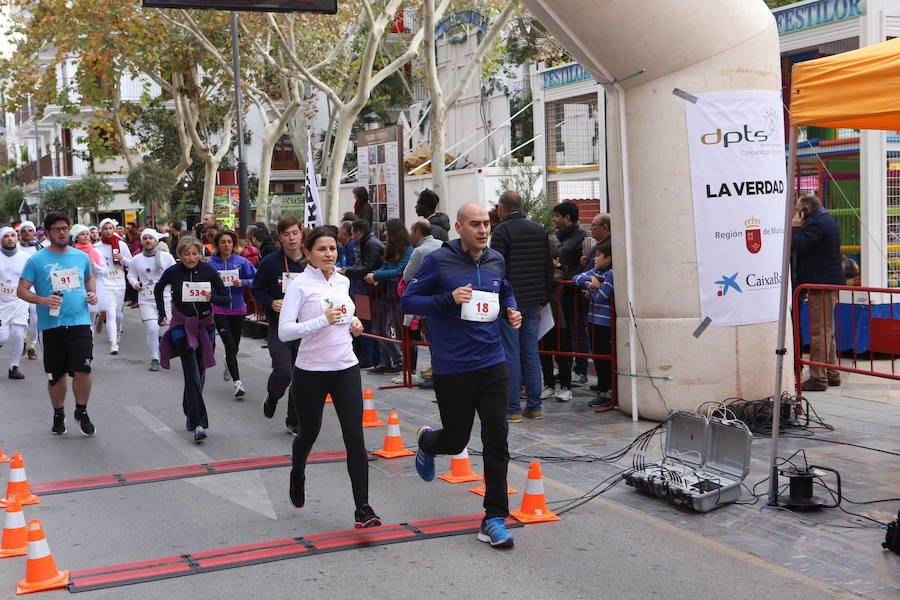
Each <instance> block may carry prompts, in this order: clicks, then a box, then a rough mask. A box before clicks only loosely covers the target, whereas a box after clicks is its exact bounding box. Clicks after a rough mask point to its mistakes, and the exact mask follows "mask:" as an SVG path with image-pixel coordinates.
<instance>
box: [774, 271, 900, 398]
mask: <svg viewBox="0 0 900 600" xmlns="http://www.w3.org/2000/svg"><path fill="white" fill-rule="evenodd" d="M826 291H830V292H834V293H836V294H837V302H836V303H835V308H834V332H833V343H834V344H835V354H836V356H837V359H836V360H835V362H833V363H832V362H828V352H827V346H825V344H827V343H828V342H829V340H828V339H827V338H823V339H813V337H812V325H813V322H814V321H813V320H814V319H816V320H818V321H819V322H820V323H822V327H821V331H822V335H823V336H824V334H825V331H826V327H825V324H826V316H827V313H826V311H825V305H824V303H822V309H821V310H820V311H816V314H812V312H813V311H811V310H810V309H809V303H808V300H804V299H803V298H802V297H803V296H806V297H807V298H808V294H810V293H817V292H826ZM897 295H900V290H898V289H896V288H875V287H857V286H846V285H814V284H803V285H799V286H797V288H796V289H795V290H794V296H793V303H792V308H793V327H794V374H795V381H796V385H797V394H798V395H799V394H801V391H802V390H801V385H802V370H803V366H804V365H806V366H814V367H825V368H826V369H834V370H836V371H844V372H847V373H859V374H861V375H871V376H873V377H883V378H886V379H895V380H900V374H898V373H897V371H896V365H895V362H896V358H897V356H898V355H900V303H898V304H897V306H896V307H895V306H894V304H895V303H894V296H897ZM895 315H896V317H895ZM816 338H818V336H816ZM811 342H815V343H816V345H817V347H819V348H821V347H823V346H824V347H825V350H824V351H823V352H822V354H824V360H823V361H814V360H812V354H811V353H810V355H809V358H804V357H803V354H802V351H803V348H804V347H805V346H807V345H809V346H810V349H812V345H811ZM817 354H819V353H818V352H817ZM848 354H849V357H847V355H848ZM842 356H844V360H843V361H842V360H841V357H842ZM876 356H882V357H890V370H889V371H888V370H887V368H881V367H880V366H879V365H878V364H876V360H880V359H877V358H876ZM848 362H849V363H850V364H847V363H848ZM867 366H868V368H866V367H867Z"/></svg>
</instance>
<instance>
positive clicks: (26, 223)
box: [19, 221, 37, 229]
mask: <svg viewBox="0 0 900 600" xmlns="http://www.w3.org/2000/svg"><path fill="white" fill-rule="evenodd" d="M26 227H30V228H31V229H37V227H35V226H34V223H32V222H31V221H22V223H21V224H20V225H19V229H25V228H26Z"/></svg>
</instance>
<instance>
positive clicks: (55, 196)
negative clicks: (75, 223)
mask: <svg viewBox="0 0 900 600" xmlns="http://www.w3.org/2000/svg"><path fill="white" fill-rule="evenodd" d="M77 206H78V205H77V204H76V203H75V199H74V198H73V197H72V191H71V190H70V189H69V186H66V185H63V186H60V187H55V188H51V189H49V190H47V191H46V192H44V195H43V197H42V198H41V210H43V211H44V212H45V213H48V212H61V213H65V214H67V215H69V217H72V218H75V217H76V216H77V215H76V214H75V209H76V207H77Z"/></svg>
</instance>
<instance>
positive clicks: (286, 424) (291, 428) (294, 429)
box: [284, 419, 300, 436]
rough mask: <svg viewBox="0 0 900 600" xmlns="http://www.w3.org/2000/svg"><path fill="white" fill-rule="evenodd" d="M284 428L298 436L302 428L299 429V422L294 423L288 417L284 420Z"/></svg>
mask: <svg viewBox="0 0 900 600" xmlns="http://www.w3.org/2000/svg"><path fill="white" fill-rule="evenodd" d="M284 428H285V429H287V432H288V433H289V434H291V435H293V436H296V435H297V434H298V433H300V430H299V429H297V424H296V423H292V422H290V421H288V420H287V419H285V420H284Z"/></svg>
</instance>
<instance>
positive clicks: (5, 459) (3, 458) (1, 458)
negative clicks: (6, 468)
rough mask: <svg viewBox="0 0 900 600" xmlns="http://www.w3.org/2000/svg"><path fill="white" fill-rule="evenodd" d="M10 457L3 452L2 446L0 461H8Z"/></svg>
mask: <svg viewBox="0 0 900 600" xmlns="http://www.w3.org/2000/svg"><path fill="white" fill-rule="evenodd" d="M8 462H9V457H8V456H7V455H5V454H3V448H0V463H8Z"/></svg>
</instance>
